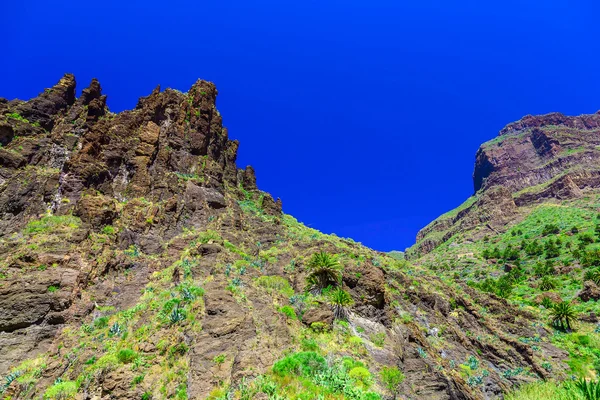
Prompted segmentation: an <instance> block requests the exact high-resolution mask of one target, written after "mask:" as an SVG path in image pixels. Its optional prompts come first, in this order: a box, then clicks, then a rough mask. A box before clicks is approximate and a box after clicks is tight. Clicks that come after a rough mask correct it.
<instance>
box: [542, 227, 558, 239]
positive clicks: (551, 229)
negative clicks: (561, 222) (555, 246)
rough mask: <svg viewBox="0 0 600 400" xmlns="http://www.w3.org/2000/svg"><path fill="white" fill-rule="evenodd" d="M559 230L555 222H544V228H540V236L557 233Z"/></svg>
mask: <svg viewBox="0 0 600 400" xmlns="http://www.w3.org/2000/svg"><path fill="white" fill-rule="evenodd" d="M559 232H560V229H559V228H558V225H555V224H546V225H544V228H542V236H548V235H552V234H557V233H559Z"/></svg>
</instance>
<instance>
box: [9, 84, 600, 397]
mask: <svg viewBox="0 0 600 400" xmlns="http://www.w3.org/2000/svg"><path fill="white" fill-rule="evenodd" d="M216 96H217V90H216V88H215V86H214V85H213V84H212V83H209V82H205V81H201V80H199V81H198V82H196V83H195V84H194V85H193V86H192V87H191V88H190V90H189V91H188V92H187V93H182V92H179V91H176V90H172V89H166V90H164V91H161V90H160V88H156V89H155V90H154V91H153V92H152V93H151V94H150V95H148V96H147V97H142V98H140V100H139V102H138V104H137V106H136V108H135V109H133V110H130V111H124V112H121V113H118V114H115V113H112V112H110V110H109V109H108V107H107V105H106V96H105V95H104V94H102V91H101V87H100V84H99V83H98V82H97V81H96V80H93V81H92V82H91V83H90V85H89V86H88V87H87V88H85V89H84V90H83V91H82V94H81V96H80V97H78V98H77V97H76V90H75V78H74V77H73V76H72V75H65V76H64V77H63V78H62V79H61V80H60V81H59V82H58V83H57V84H56V85H55V86H53V87H52V88H49V89H46V90H45V91H43V92H42V93H40V95H39V96H38V97H36V98H33V99H31V100H29V101H21V100H11V101H9V100H5V99H0V143H1V144H2V146H1V147H0V227H1V229H0V375H1V376H3V377H4V378H3V380H2V381H0V385H1V386H0V393H1V394H2V396H4V397H3V398H5V399H33V398H35V399H39V398H44V399H98V400H99V399H144V400H147V399H172V398H174V399H187V398H189V399H251V398H255V399H369V400H374V399H391V398H402V399H416V398H422V399H440V400H441V399H494V398H502V397H503V394H504V393H506V392H507V391H509V390H511V388H513V387H515V385H519V384H522V383H527V382H536V381H538V380H540V379H547V378H550V377H556V378H564V377H565V376H566V371H567V369H568V368H569V366H568V365H566V364H564V362H563V361H564V360H565V359H567V358H568V356H569V350H568V349H565V347H564V346H560V345H559V343H557V342H556V341H555V340H553V339H552V338H553V337H554V335H555V331H554V329H553V328H552V327H551V326H549V325H548V324H547V323H545V322H541V321H542V319H541V317H540V315H539V312H538V311H537V310H536V309H534V308H533V307H523V305H521V304H517V303H515V302H512V301H509V300H507V299H506V298H503V297H502V296H498V295H497V294H495V293H489V291H486V290H482V289H481V288H480V287H478V286H476V285H470V284H468V282H467V281H466V280H465V279H460V277H454V276H447V275H446V274H440V269H439V268H435V267H436V266H433V267H432V266H431V265H429V264H428V263H427V260H426V259H419V260H417V262H416V263H414V264H413V263H411V262H409V261H407V260H405V259H404V257H403V255H402V253H397V254H393V255H392V256H389V255H387V254H384V253H380V252H377V251H374V250H371V249H368V248H366V247H364V246H362V245H361V244H359V243H356V242H354V241H352V240H350V239H343V238H339V237H337V236H335V235H324V234H322V233H320V232H318V231H316V230H313V229H310V228H307V227H306V226H304V225H302V224H301V223H299V222H298V221H296V220H295V219H294V218H293V217H291V216H289V215H286V214H284V213H283V212H282V205H281V201H279V200H274V199H273V198H272V196H270V195H269V194H268V193H265V192H262V191H260V190H259V189H258V188H257V185H256V177H255V173H254V170H253V169H252V168H251V167H246V168H245V169H238V168H237V167H236V152H237V149H238V142H236V141H232V140H230V139H229V138H228V133H227V130H226V129H225V128H224V127H223V125H222V118H221V115H220V114H219V112H218V111H217V109H216V106H215V101H216ZM596 118H600V116H598V117H597V116H589V117H581V118H579V119H569V118H567V117H562V116H558V115H552V116H547V117H541V118H534V117H528V118H525V119H524V120H522V121H521V122H519V123H517V124H513V125H511V126H509V128H507V129H505V132H504V133H503V135H502V136H501V137H500V140H497V141H494V142H492V143H488V144H486V145H484V146H483V147H482V149H481V150H480V152H479V153H478V166H477V168H476V172H475V177H476V179H475V180H476V189H478V190H479V189H481V190H479V191H478V194H477V195H476V196H475V197H474V198H473V199H472V200H469V202H468V203H467V204H466V205H465V206H463V207H462V209H461V210H457V211H456V212H455V213H454V214H453V215H450V216H446V217H444V218H443V219H440V220H438V221H437V222H435V223H433V224H432V225H431V226H430V227H428V228H426V229H425V230H424V231H423V232H424V233H423V232H422V233H421V234H420V235H421V239H420V240H419V243H418V244H417V248H418V249H419V251H420V252H426V251H429V252H431V251H432V250H433V249H434V248H435V247H436V246H438V247H440V246H441V244H442V243H443V239H444V238H446V236H448V235H450V234H451V233H452V232H462V231H465V232H466V231H468V230H469V229H470V230H472V231H474V232H475V231H476V232H477V235H480V236H481V235H484V234H485V232H488V231H490V232H496V231H499V230H501V229H505V228H504V227H505V225H502V224H503V221H509V220H511V221H512V220H516V219H515V218H516V217H515V215H519V213H520V212H521V211H520V210H521V209H522V208H523V207H527V206H529V205H532V204H535V203H536V202H537V201H541V200H542V199H545V198H550V197H552V198H557V196H559V195H560V196H568V197H569V198H576V197H577V198H580V197H578V196H584V195H585V193H586V190H587V189H586V188H587V187H593V185H594V182H595V181H594V179H595V178H594V176H595V174H594V173H593V172H590V170H586V172H583V171H582V170H580V169H577V167H578V166H581V165H583V163H584V162H585V163H587V164H586V165H592V164H593V160H594V156H595V146H596V144H594V143H595V142H594V141H593V132H594V129H595V126H596V125H594V121H596ZM561 121H562V122H561ZM581 132H586V135H587V134H589V135H588V136H589V138H588V137H587V136H586V139H585V140H584V139H582V138H580V137H579V136H578V135H579V134H580V133H581ZM532 138H535V139H533V141H532ZM534 142H535V144H534ZM515 151H518V152H520V153H519V154H520V155H519V157H518V159H519V160H518V162H519V163H520V164H519V165H520V167H519V168H523V171H521V170H520V169H517V170H516V171H515V169H514V168H512V167H511V166H510V165H511V164H510V160H511V158H514V154H515V153H514V152H515ZM566 166H570V167H569V168H567V167H566ZM526 167H527V169H525V168H526ZM507 182H510V184H507ZM555 182H562V183H555ZM584 182H585V183H584ZM534 185H535V186H534ZM532 188H535V190H534V191H531V189H532ZM505 203H506V204H505ZM478 210H479V211H478ZM484 212H486V213H488V214H489V215H490V217H489V219H484V220H483V225H482V218H483V217H482V216H483V215H484V214H483V213H484ZM486 218H487V217H486ZM444 221H445V222H444ZM488 226H489V227H488ZM427 232H429V233H427ZM448 238H449V236H448ZM488 240H489V239H488ZM427 243H430V244H427ZM431 254H433V253H431ZM448 254H452V253H451V252H448Z"/></svg>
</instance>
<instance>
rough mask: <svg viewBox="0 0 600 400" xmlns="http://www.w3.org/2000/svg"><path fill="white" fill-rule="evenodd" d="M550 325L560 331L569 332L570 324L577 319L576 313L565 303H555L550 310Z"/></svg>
mask: <svg viewBox="0 0 600 400" xmlns="http://www.w3.org/2000/svg"><path fill="white" fill-rule="evenodd" d="M550 318H552V325H553V326H554V327H556V328H560V329H562V330H566V331H571V330H572V328H571V324H572V323H573V322H574V321H575V320H576V319H577V312H576V311H575V310H574V309H573V307H571V304H569V303H568V302H566V301H562V302H560V303H556V304H555V305H554V306H552V309H551V310H550Z"/></svg>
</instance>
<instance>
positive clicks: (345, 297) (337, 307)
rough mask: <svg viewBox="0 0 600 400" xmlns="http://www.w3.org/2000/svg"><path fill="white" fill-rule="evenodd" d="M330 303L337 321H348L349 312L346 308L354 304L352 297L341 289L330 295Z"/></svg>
mask: <svg viewBox="0 0 600 400" xmlns="http://www.w3.org/2000/svg"><path fill="white" fill-rule="evenodd" d="M329 303H330V304H331V306H332V307H333V316H334V317H335V319H342V320H347V319H348V310H347V308H346V307H348V306H349V305H351V304H352V303H354V300H352V297H351V296H350V295H349V294H348V292H346V291H345V290H342V289H340V288H337V289H335V290H333V291H332V292H331V293H330V295H329Z"/></svg>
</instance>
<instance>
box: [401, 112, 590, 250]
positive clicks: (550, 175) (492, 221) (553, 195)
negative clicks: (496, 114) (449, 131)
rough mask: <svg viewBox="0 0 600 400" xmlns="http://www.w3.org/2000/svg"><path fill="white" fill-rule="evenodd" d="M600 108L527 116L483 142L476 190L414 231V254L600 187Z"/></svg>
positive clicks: (475, 174) (499, 227) (490, 229)
mask: <svg viewBox="0 0 600 400" xmlns="http://www.w3.org/2000/svg"><path fill="white" fill-rule="evenodd" d="M599 146H600V112H599V113H596V114H591V115H581V116H578V117H569V116H565V115H562V114H560V113H552V114H547V115H541V116H531V115H528V116H525V117H523V118H522V119H521V120H519V121H517V122H514V123H511V124H509V125H507V126H506V127H505V128H503V129H502V130H501V131H500V133H499V135H498V137H497V138H496V139H493V140H491V141H489V142H487V143H484V144H483V145H482V146H481V147H480V148H479V150H478V151H477V154H476V156H475V169H474V172H473V184H474V189H475V194H474V195H473V197H471V198H470V199H469V200H467V202H465V203H464V204H463V205H462V206H460V207H459V208H457V209H455V210H453V211H451V212H449V213H447V214H444V215H442V216H441V217H439V218H438V219H436V220H435V221H433V222H432V223H431V224H429V225H427V226H426V227H425V228H423V229H422V230H421V231H420V232H419V233H418V235H417V245H416V246H415V247H413V249H412V251H411V252H410V253H412V255H413V256H414V255H415V254H426V253H428V252H430V251H432V250H433V249H434V248H436V247H437V246H439V245H440V244H441V243H443V242H445V241H447V240H449V239H450V238H451V237H453V236H454V235H456V234H458V233H465V232H468V231H472V234H473V235H474V237H475V238H481V237H482V236H484V235H486V234H494V233H496V232H503V231H504V230H505V229H506V227H507V226H509V225H510V224H513V223H515V222H517V221H519V220H520V219H522V217H523V216H524V215H526V214H527V213H528V212H529V208H530V207H531V206H532V205H535V204H540V203H542V202H547V201H550V202H552V201H561V200H566V199H575V198H579V197H581V196H583V195H584V194H585V193H586V192H589V191H593V190H595V189H598V188H600V147H599Z"/></svg>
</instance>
